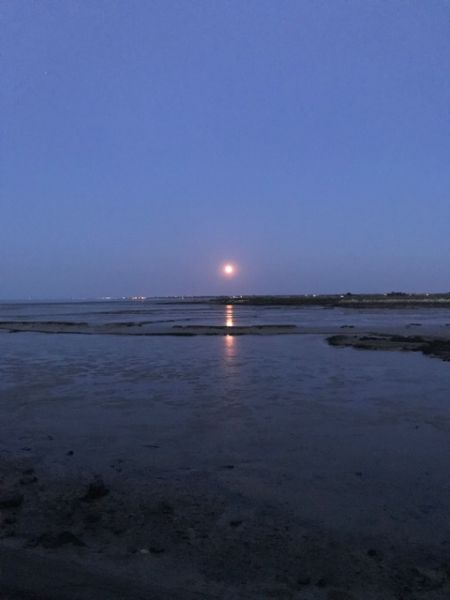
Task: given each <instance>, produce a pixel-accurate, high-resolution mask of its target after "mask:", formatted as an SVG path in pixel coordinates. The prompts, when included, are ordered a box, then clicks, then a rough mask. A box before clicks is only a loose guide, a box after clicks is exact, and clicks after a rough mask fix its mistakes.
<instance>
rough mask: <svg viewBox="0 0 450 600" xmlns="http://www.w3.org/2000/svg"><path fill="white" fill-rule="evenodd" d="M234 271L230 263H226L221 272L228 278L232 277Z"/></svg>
mask: <svg viewBox="0 0 450 600" xmlns="http://www.w3.org/2000/svg"><path fill="white" fill-rule="evenodd" d="M235 271H236V268H235V267H234V265H232V264H231V263H227V264H226V265H224V267H223V272H224V273H225V275H228V277H231V276H232V275H234V273H235Z"/></svg>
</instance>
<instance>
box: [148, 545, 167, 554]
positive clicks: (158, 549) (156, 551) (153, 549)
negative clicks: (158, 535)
mask: <svg viewBox="0 0 450 600" xmlns="http://www.w3.org/2000/svg"><path fill="white" fill-rule="evenodd" d="M149 550H150V552H151V553H152V554H162V553H163V552H165V550H164V548H161V547H160V546H150V548H149Z"/></svg>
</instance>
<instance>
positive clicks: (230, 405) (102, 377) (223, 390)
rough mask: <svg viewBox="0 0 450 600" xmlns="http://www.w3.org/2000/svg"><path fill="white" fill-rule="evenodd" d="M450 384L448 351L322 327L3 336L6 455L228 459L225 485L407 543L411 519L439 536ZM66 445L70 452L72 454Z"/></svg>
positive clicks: (167, 317)
mask: <svg viewBox="0 0 450 600" xmlns="http://www.w3.org/2000/svg"><path fill="white" fill-rule="evenodd" d="M0 316H1V319H2V320H5V319H19V318H20V319H22V320H23V319H36V320H74V321H77V320H82V321H89V322H98V321H101V322H110V321H113V320H116V321H125V320H127V319H129V320H136V321H137V320H140V319H142V320H155V321H157V322H164V321H173V322H175V323H180V324H181V323H185V322H189V323H192V324H205V323H213V324H227V323H228V324H253V323H296V324H311V325H315V324H324V323H326V324H337V325H339V324H343V323H350V324H358V323H369V324H370V323H377V324H384V323H387V324H391V323H395V324H398V323H404V324H406V323H410V322H418V323H424V324H426V323H432V324H434V325H436V324H445V323H447V322H450V315H449V314H448V311H443V310H437V311H433V310H424V311H419V310H415V311H404V310H402V311H398V312H397V311H391V310H390V311H351V312H348V311H344V310H323V309H295V308H289V309H284V308H283V309H273V308H268V309H265V308H257V309H255V308H249V307H235V308H233V309H230V308H229V307H224V306H203V305H179V304H159V303H156V302H154V303H148V304H137V303H86V304H83V303H74V304H21V305H17V304H15V305H13V304H9V305H3V306H2V307H1V308H0ZM449 391H450V365H449V364H448V363H444V362H441V361H439V360H437V359H430V358H426V357H424V356H422V355H420V354H415V353H401V352H398V353H397V352H373V351H358V350H353V349H336V348H332V347H330V346H328V345H327V343H326V341H325V339H324V338H323V336H319V335H298V336H268V337H265V336H262V337H261V336H239V337H231V336H219V337H215V336H213V337H210V336H207V337H203V336H196V337H187V338H177V337H173V338H172V337H131V336H130V337H129V336H120V337H116V336H101V335H90V336H85V335H63V334H61V335H45V334H39V333H17V334H8V333H3V334H0V418H1V420H2V423H3V424H6V425H5V426H3V427H2V437H1V440H0V451H1V452H2V453H3V456H7V455H9V454H11V455H12V454H15V453H19V454H20V453H21V452H23V453H26V452H30V451H32V452H33V453H34V455H35V456H36V459H37V460H39V461H40V462H41V464H42V466H43V468H46V469H47V470H48V471H49V472H54V473H56V474H61V473H64V474H67V473H69V472H71V470H73V471H74V472H75V471H76V470H77V469H78V470H82V469H86V468H89V469H92V470H94V471H95V470H99V471H101V470H105V469H107V468H108V467H109V465H110V464H111V462H113V461H115V460H120V461H123V462H125V464H126V465H127V467H128V469H127V473H128V475H127V476H128V477H138V476H139V473H140V472H141V471H140V470H142V469H143V468H144V467H145V468H149V467H151V468H153V469H158V470H160V471H162V472H164V473H166V474H167V473H168V474H175V475H176V473H177V472H181V471H184V470H187V469H188V470H189V469H191V470H197V471H198V472H199V473H202V472H203V473H216V472H217V469H218V468H219V467H220V465H223V464H230V463H231V464H233V465H234V466H235V467H236V468H235V470H234V471H233V480H232V481H231V482H230V481H227V483H226V484H227V485H231V486H232V487H233V489H238V490H241V491H242V493H245V494H247V495H250V496H251V495H255V497H256V496H257V497H258V498H267V499H269V500H270V501H275V502H279V503H282V504H283V505H286V506H291V507H292V510H300V507H301V510H302V515H303V516H304V517H305V518H308V519H314V520H317V521H320V522H323V523H325V524H326V525H327V526H330V527H342V528H345V529H350V530H351V529H355V530H358V531H367V532H374V531H375V532H377V533H380V532H382V533H383V532H385V533H386V535H388V534H389V535H390V536H398V537H399V539H403V537H402V536H404V535H406V533H405V531H406V530H407V535H408V536H409V537H410V538H411V536H412V538H415V537H416V538H417V539H419V538H420V539H422V540H425V539H428V540H430V541H431V540H433V541H434V540H436V539H441V537H442V536H445V532H446V531H447V530H448V525H449V522H448V521H449V517H448V513H447V510H446V507H448V505H449V503H450V469H449V468H448V466H449V465H448V457H449V456H450V394H449ZM49 436H50V437H51V440H49ZM149 446H150V447H153V446H155V447H156V448H154V449H153V450H152V451H150V450H149ZM24 448H25V450H24ZM27 448H28V449H27ZM30 448H31V450H29V449H30ZM70 449H72V450H73V449H74V450H75V455H74V457H73V459H68V458H67V457H66V452H67V451H68V450H70ZM218 476H219V475H218ZM427 507H428V508H427ZM429 507H432V509H430V508H429Z"/></svg>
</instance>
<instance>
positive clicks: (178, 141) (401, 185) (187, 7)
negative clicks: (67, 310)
mask: <svg viewBox="0 0 450 600" xmlns="http://www.w3.org/2000/svg"><path fill="white" fill-rule="evenodd" d="M0 20H1V23H0V26H1V30H2V34H1V41H0V45H1V47H0V76H1V85H0V88H1V89H0V136H1V137H0V159H1V160H0V258H1V260H0V298H5V299H7V298H28V297H32V298H49V297H92V296H105V295H111V296H122V295H131V294H144V295H171V294H215V293H265V292H267V293H297V292H298V293H323V292H335V291H336V292H346V291H353V292H365V291H380V292H382V291H390V290H406V291H448V290H450V193H449V192H450V168H449V167H450V116H449V106H450V36H449V27H450V3H449V2H448V1H447V0H426V1H424V0H420V1H415V0H409V1H403V0H398V1H396V0H391V1H387V0H383V1H381V0H380V1H378V0H345V1H341V0H332V1H325V0H315V1H313V0H295V1H289V0H270V1H267V0H245V1H242V0H208V1H206V0H196V1H194V0H183V1H180V0H155V1H151V0H148V1H145V2H144V1H141V0H139V1H137V0H122V1H120V2H118V1H114V0H107V1H104V2H103V1H99V0H97V1H95V0H93V1H92V2H85V1H82V2H81V1H75V0H70V1H69V0H63V1H60V0H58V1H56V0H55V1H52V2H47V1H45V0H40V1H39V2H30V1H28V0H27V1H25V0H2V2H1V4H0ZM225 260H231V261H234V262H235V263H236V264H237V265H238V266H239V273H238V274H237V276H236V278H234V279H233V280H231V279H228V280H225V279H224V278H223V277H220V276H219V274H218V269H219V266H220V265H221V264H222V263H223V261H225Z"/></svg>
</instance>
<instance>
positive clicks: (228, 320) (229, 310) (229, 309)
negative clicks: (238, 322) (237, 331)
mask: <svg viewBox="0 0 450 600" xmlns="http://www.w3.org/2000/svg"><path fill="white" fill-rule="evenodd" d="M225 325H226V326H227V327H233V325H234V320H233V305H232V304H227V305H226V307H225Z"/></svg>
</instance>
